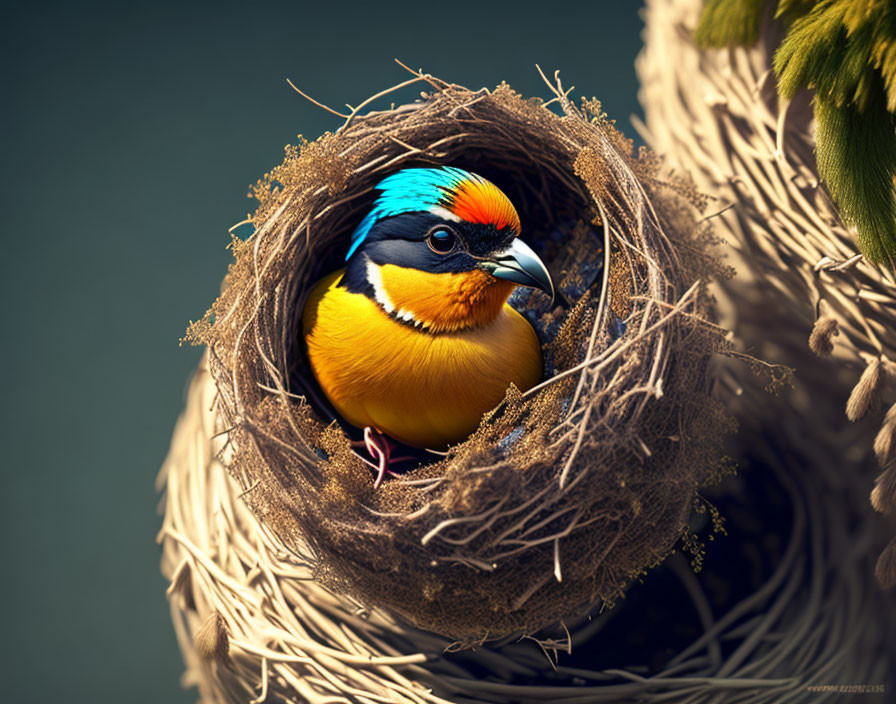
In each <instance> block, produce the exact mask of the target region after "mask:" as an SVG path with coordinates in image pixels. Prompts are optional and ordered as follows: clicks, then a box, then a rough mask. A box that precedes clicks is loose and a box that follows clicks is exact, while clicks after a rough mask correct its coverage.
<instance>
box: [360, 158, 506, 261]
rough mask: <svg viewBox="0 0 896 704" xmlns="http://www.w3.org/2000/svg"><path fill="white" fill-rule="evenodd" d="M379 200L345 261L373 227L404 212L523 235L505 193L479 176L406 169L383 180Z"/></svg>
mask: <svg viewBox="0 0 896 704" xmlns="http://www.w3.org/2000/svg"><path fill="white" fill-rule="evenodd" d="M376 190H378V191H380V197H379V198H377V200H376V202H375V203H374V204H373V208H372V209H371V210H370V212H369V213H368V214H367V216H366V217H365V218H364V219H363V220H362V221H361V224H360V225H358V227H357V228H356V229H355V231H354V233H353V234H352V240H351V245H350V246H349V249H348V254H346V255H345V259H346V261H347V260H348V259H349V258H350V257H351V256H352V255H353V254H354V253H355V252H356V251H357V249H358V247H360V246H361V243H362V242H363V241H364V239H365V238H366V237H367V235H368V233H369V232H370V229H371V228H372V227H373V225H374V224H375V223H376V222H377V221H378V220H382V219H383V218H388V217H392V216H394V215H401V214H402V213H415V212H430V213H434V214H437V215H440V216H442V217H444V218H446V219H448V220H458V221H459V220H463V221H465V222H471V223H477V224H483V225H485V224H491V225H494V226H495V227H497V228H498V229H499V230H500V229H501V228H504V227H510V228H511V229H513V231H514V233H515V234H519V232H520V217H519V215H517V212H516V208H514V207H513V203H511V202H510V199H509V198H508V197H507V196H506V195H504V192H503V191H502V190H501V189H500V188H498V187H497V186H496V185H495V184H493V183H492V182H491V181H487V180H486V179H484V178H482V176H478V175H477V174H473V173H470V172H469V171H464V170H463V169H458V168H456V167H453V166H443V167H439V168H429V169H425V168H424V169H403V170H402V171H398V172H397V173H394V174H392V175H391V176H388V177H386V178H384V179H383V180H382V181H380V182H379V183H378V184H377V186H376Z"/></svg>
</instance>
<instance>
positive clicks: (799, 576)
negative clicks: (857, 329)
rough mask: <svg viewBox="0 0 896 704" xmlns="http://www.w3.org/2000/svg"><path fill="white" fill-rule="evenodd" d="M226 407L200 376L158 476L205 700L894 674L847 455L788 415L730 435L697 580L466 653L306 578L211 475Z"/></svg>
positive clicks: (509, 699)
mask: <svg viewBox="0 0 896 704" xmlns="http://www.w3.org/2000/svg"><path fill="white" fill-rule="evenodd" d="M749 389H750V387H747V391H748V395H749ZM217 393H218V392H217V389H216V386H215V384H214V382H213V380H212V379H211V377H210V375H209V373H208V370H207V368H206V365H205V363H203V365H202V366H201V368H200V369H199V371H198V372H197V374H196V376H195V378H194V380H193V382H192V385H191V388H190V392H189V396H188V402H187V408H186V410H185V412H184V414H183V416H182V417H181V419H180V421H179V422H178V426H177V429H176V431H175V433H174V437H173V439H172V446H171V452H170V454H169V456H168V459H167V461H166V463H165V467H164V468H163V472H162V475H161V477H160V480H161V485H162V486H163V487H164V488H165V492H166V501H165V519H164V525H163V527H162V531H161V533H160V542H161V544H162V550H163V555H162V571H163V573H164V574H165V575H166V577H168V578H169V579H170V580H171V584H170V587H169V589H168V594H169V598H170V601H171V616H172V620H173V622H174V626H175V631H176V633H177V639H178V643H179V644H180V647H181V650H182V651H183V654H184V658H185V663H186V674H185V676H184V680H183V682H184V685H185V686H195V687H198V689H199V694H200V697H201V700H202V701H203V702H240V703H243V704H246V703H248V702H254V703H260V702H281V701H282V702H290V703H293V702H295V703H298V702H311V703H313V704H322V703H323V702H330V703H333V702H341V703H349V702H351V703H362V704H371V703H372V702H395V703H399V704H411V703H413V704H421V703H426V704H449V703H451V702H466V703H467V704H470V703H473V702H499V703H506V704H518V703H520V702H564V703H568V704H573V703H576V704H585V703H588V704H590V703H593V702H614V703H618V702H629V701H638V702H661V701H667V702H668V701H675V702H682V703H685V704H698V703H702V702H725V703H726V704H727V703H728V702H753V703H758V704H771V703H775V704H777V703H778V702H782V701H788V702H817V701H819V699H820V698H822V697H823V693H819V691H813V690H811V689H809V688H810V687H813V686H830V685H844V686H846V685H854V684H861V685H867V686H872V687H874V686H877V685H879V684H882V683H886V681H887V679H886V678H887V677H888V674H891V673H892V672H894V671H896V662H893V648H892V647H891V646H892V640H891V639H892V633H894V632H896V619H894V618H893V610H892V608H890V609H888V608H887V604H886V601H885V600H884V599H882V598H881V595H880V594H875V593H870V594H869V593H868V590H867V580H865V579H863V575H867V574H868V573H869V571H870V570H871V568H872V566H873V558H872V557H871V556H870V550H869V549H868V546H869V545H873V544H874V543H875V541H876V540H877V539H878V538H879V536H878V535H877V534H876V532H875V530H874V528H873V523H872V522H871V521H869V520H868V513H869V512H870V507H868V505H867V501H866V500H865V497H864V495H863V492H857V491H856V488H857V487H856V482H854V481H851V474H850V472H851V471H852V470H854V469H855V465H856V462H855V461H842V462H836V463H835V462H831V460H830V458H831V457H836V456H838V454H839V452H840V451H841V450H842V448H843V447H844V445H845V444H846V443H849V442H850V441H854V440H855V439H856V438H855V437H854V434H853V433H850V432H846V433H832V434H826V435H823V436H821V437H818V438H816V437H813V436H812V435H811V433H807V432H806V429H805V428H800V427H799V426H798V425H797V424H795V423H792V422H790V423H787V422H785V423H777V424H773V423H770V422H769V418H770V417H774V416H777V417H778V418H787V417H788V415H787V414H788V404H787V403H785V402H783V401H782V402H777V401H775V402H774V403H769V401H768V397H766V402H765V403H764V404H763V405H761V406H760V405H757V406H755V407H754V409H753V410H754V411H756V413H755V414H754V416H753V418H754V419H753V420H752V421H750V420H748V419H747V422H746V423H745V425H744V427H743V428H742V429H741V432H740V433H739V435H738V436H737V437H738V438H739V444H741V445H742V446H743V448H744V449H743V452H740V453H739V457H740V462H741V464H742V466H743V469H744V472H743V476H742V477H739V478H738V479H737V480H736V481H735V482H733V483H731V482H730V480H729V482H726V483H725V484H723V485H722V486H721V487H720V489H719V490H718V491H717V492H716V495H714V496H713V497H712V498H713V501H715V502H716V503H717V505H718V507H719V508H720V509H721V510H722V511H723V513H725V515H726V516H728V528H727V530H728V535H727V536H725V537H724V538H723V539H722V540H720V541H716V543H717V544H718V545H717V547H718V548H721V549H723V550H724V554H726V555H727V556H728V559H727V560H725V559H721V556H720V555H718V554H714V555H710V556H708V557H707V559H706V561H705V564H704V567H703V570H702V572H700V573H699V574H695V573H694V570H693V568H692V566H691V565H689V564H688V562H687V560H685V559H683V555H682V554H681V553H676V554H675V555H673V556H672V557H671V558H669V559H668V560H667V561H666V562H665V563H664V565H663V566H660V567H658V568H657V569H656V570H654V571H653V572H652V573H651V575H650V579H648V580H645V582H644V584H642V585H639V586H637V587H635V588H632V589H630V590H629V591H628V595H627V597H626V599H625V600H624V601H623V602H622V603H620V604H619V605H617V607H616V608H613V609H610V610H608V611H605V612H604V613H602V614H601V615H599V616H597V615H595V616H594V617H593V618H591V619H583V620H580V621H569V623H568V627H567V628H566V629H562V628H561V629H556V630H549V631H545V632H542V633H541V634H539V635H538V637H537V639H532V638H526V639H522V640H520V639H517V638H511V639H506V640H504V641H501V642H496V643H489V644H486V645H484V646H480V647H478V648H475V649H473V650H461V651H455V650H454V649H452V648H451V647H450V646H451V641H450V640H449V639H445V638H441V637H439V636H437V635H435V634H433V633H430V632H427V631H422V630H418V629H415V628H411V627H408V626H407V625H406V624H405V623H403V622H402V621H401V620H400V619H398V618H396V617H395V616H394V615H393V614H390V613H389V612H387V611H384V610H367V609H364V608H363V607H361V606H359V605H358V604H357V603H356V602H354V601H353V600H351V599H349V598H346V597H345V596H341V595H337V594H334V593H333V592H331V591H329V590H327V589H324V588H323V587H321V586H320V585H319V584H318V583H317V582H315V581H314V579H313V569H312V568H311V566H309V565H307V564H303V563H301V562H300V561H299V560H297V559H296V556H295V555H294V554H293V553H292V552H291V551H289V550H288V549H287V548H286V547H285V546H284V545H283V544H282V543H281V542H280V541H279V540H278V539H277V538H276V536H274V535H273V534H272V533H271V531H270V530H269V529H268V528H267V527H266V526H265V525H264V524H262V523H261V522H260V521H259V520H258V519H257V518H256V516H255V515H254V514H253V513H252V512H251V511H250V510H249V509H248V508H247V506H246V505H245V503H244V501H243V500H242V497H241V493H242V489H241V488H240V487H239V486H238V485H237V483H236V482H235V481H234V480H233V478H232V477H231V476H230V475H229V473H228V471H227V469H226V468H225V467H224V465H223V464H222V462H221V461H220V460H219V459H218V458H219V457H220V456H221V455H220V453H221V452H222V451H224V449H225V448H224V445H225V439H224V438H223V437H222V436H217V437H216V433H217V432H218V430H219V428H220V418H219V416H218V414H217V413H216V412H215V410H214V402H215V398H216V395H217ZM756 397H758V394H757V395H756ZM744 478H748V480H749V481H748V482H747V483H744ZM695 527H696V526H695ZM888 639H890V640H888ZM888 643H889V647H888Z"/></svg>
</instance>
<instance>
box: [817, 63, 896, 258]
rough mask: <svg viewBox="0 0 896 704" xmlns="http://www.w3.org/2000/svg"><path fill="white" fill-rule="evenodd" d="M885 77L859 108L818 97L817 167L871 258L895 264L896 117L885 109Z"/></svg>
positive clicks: (863, 248) (868, 256) (876, 81)
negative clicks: (862, 106)
mask: <svg viewBox="0 0 896 704" xmlns="http://www.w3.org/2000/svg"><path fill="white" fill-rule="evenodd" d="M882 80H883V79H882V78H880V77H879V75H878V76H877V77H876V80H875V84H876V85H873V86H871V90H872V92H873V94H874V95H875V96H876V97H875V98H873V99H872V100H871V101H869V102H868V104H867V105H866V106H865V109H864V110H862V109H860V108H859V107H858V106H857V105H856V104H855V103H847V104H845V105H844V104H837V102H836V101H835V100H834V99H832V97H831V96H826V95H822V94H821V93H817V94H816V96H815V100H814V104H815V119H816V125H817V126H816V135H815V142H816V150H817V159H818V172H819V174H820V175H821V177H822V178H823V179H824V180H825V181H826V183H827V186H828V189H829V190H830V192H831V195H832V196H833V197H834V200H836V201H837V205H838V207H839V209H840V213H841V215H842V216H843V218H844V219H845V220H846V221H847V222H852V223H853V224H854V225H855V227H856V231H857V235H858V236H857V239H858V244H859V248H860V249H861V251H862V254H864V255H865V256H866V257H867V258H868V259H869V260H870V261H873V262H876V263H879V264H887V265H889V266H890V267H894V266H896V190H894V177H896V118H894V116H893V115H892V114H891V113H890V112H889V111H888V110H887V106H886V103H885V101H884V91H883V85H882Z"/></svg>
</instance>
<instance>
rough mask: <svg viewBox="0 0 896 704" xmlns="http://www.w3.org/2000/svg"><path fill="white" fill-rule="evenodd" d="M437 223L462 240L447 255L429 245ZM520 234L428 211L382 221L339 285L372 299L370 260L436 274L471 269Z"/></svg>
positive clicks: (359, 251) (347, 265) (372, 231)
mask: <svg viewBox="0 0 896 704" xmlns="http://www.w3.org/2000/svg"><path fill="white" fill-rule="evenodd" d="M438 225H444V226H446V227H448V228H450V229H451V230H452V232H454V233H455V234H456V236H457V241H456V243H455V245H454V247H453V248H452V249H451V251H449V252H447V253H443V252H439V251H436V249H435V248H434V247H431V246H430V243H429V242H428V241H427V240H428V237H429V235H430V233H431V232H432V231H433V229H434V228H436V227H437V226H438ZM515 235H516V233H515V232H514V231H513V229H512V228H510V227H503V228H501V229H500V230H499V229H498V228H497V227H495V226H494V225H479V224H474V223H469V222H463V221H461V222H456V221H450V220H445V219H443V218H441V217H439V216H438V215H434V214H432V213H425V212H418V213H402V214H401V215H396V216H394V217H390V218H383V219H382V220H380V221H378V222H377V223H375V224H374V226H373V227H372V228H371V229H370V232H369V233H368V234H367V237H366V238H365V239H364V242H363V244H362V245H361V247H360V248H359V249H358V250H357V251H356V252H355V253H354V254H353V255H352V256H351V258H350V259H349V261H348V263H347V264H346V270H345V275H344V276H343V277H342V281H341V283H340V286H343V287H345V288H347V289H348V290H349V291H351V292H352V293H363V294H365V295H367V296H369V297H371V298H372V297H373V287H372V286H371V285H370V283H369V282H368V280H367V260H368V259H370V260H371V261H373V262H374V263H375V264H379V265H383V264H395V265H397V266H401V267H404V268H407V269H419V270H420V271H427V272H431V273H435V274H443V273H452V272H462V271H472V270H473V269H475V268H477V266H478V265H479V261H478V260H479V259H481V258H483V257H488V256H490V255H491V254H493V253H494V252H498V251H501V250H502V249H504V248H506V247H507V246H508V245H509V244H510V243H511V242H512V241H513V238H514V236H515Z"/></svg>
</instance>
